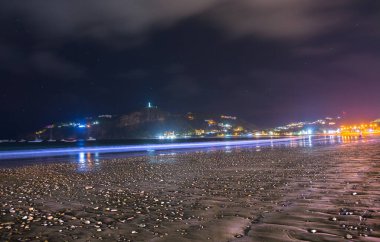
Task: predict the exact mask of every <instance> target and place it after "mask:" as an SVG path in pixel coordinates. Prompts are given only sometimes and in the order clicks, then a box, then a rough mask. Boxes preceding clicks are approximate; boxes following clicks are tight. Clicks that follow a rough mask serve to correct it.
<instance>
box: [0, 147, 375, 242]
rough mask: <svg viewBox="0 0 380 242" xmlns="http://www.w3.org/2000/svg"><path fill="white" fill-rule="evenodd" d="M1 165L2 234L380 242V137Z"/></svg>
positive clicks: (23, 236)
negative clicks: (84, 169) (87, 168)
mask: <svg viewBox="0 0 380 242" xmlns="http://www.w3.org/2000/svg"><path fill="white" fill-rule="evenodd" d="M86 162H88V164H86V165H87V166H90V167H91V166H93V169H92V170H90V171H88V172H78V169H79V171H80V167H79V168H78V166H77V164H68V163H57V164H45V165H31V166H25V167H19V168H12V169H1V170H0V240H1V241H6V240H10V241H15V240H16V241H17V240H19V241H44V240H48V241H73V240H77V241H98V240H104V241H345V240H346V241H349V240H351V241H379V239H380V233H379V231H380V143H379V142H377V141H376V142H375V141H372V142H365V141H362V142H357V143H349V144H338V145H326V146H317V147H275V148H261V149H256V148H240V149H231V150H228V152H226V150H215V151H211V152H210V151H208V152H202V151H199V152H194V151H193V152H188V153H177V154H164V155H159V154H158V155H151V156H141V157H129V158H124V159H123V158H121V159H113V160H108V161H101V162H99V164H97V165H95V164H92V163H93V162H94V161H86Z"/></svg>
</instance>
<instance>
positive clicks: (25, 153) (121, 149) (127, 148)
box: [0, 137, 304, 159]
mask: <svg viewBox="0 0 380 242" xmlns="http://www.w3.org/2000/svg"><path fill="white" fill-rule="evenodd" d="M301 139H304V138H302V137H297V138H279V139H264V140H234V141H207V142H192V143H175V144H173V143H171V144H145V145H118V146H96V147H74V148H55V149H53V148H50V149H36V150H17V151H1V152H0V159H19V158H32V157H42V156H61V155H69V154H77V153H80V152H90V153H94V152H97V153H128V152H141V151H150V150H175V149H196V148H212V147H223V146H248V145H268V144H269V145H271V144H275V143H277V144H278V143H284V142H289V141H295V140H301Z"/></svg>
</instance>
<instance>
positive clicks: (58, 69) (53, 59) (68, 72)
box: [30, 52, 84, 80]
mask: <svg viewBox="0 0 380 242" xmlns="http://www.w3.org/2000/svg"><path fill="white" fill-rule="evenodd" d="M30 61H31V62H32V65H33V66H34V67H35V69H36V70H38V71H39V72H41V73H42V74H44V75H46V76H54V77H59V78H60V79H62V80H72V79H78V78H83V77H84V70H83V69H82V68H81V67H79V66H76V65H74V64H72V63H70V62H68V61H66V60H64V59H62V58H60V57H58V56H57V55H54V54H52V53H49V52H39V53H34V54H33V56H31V59H30Z"/></svg>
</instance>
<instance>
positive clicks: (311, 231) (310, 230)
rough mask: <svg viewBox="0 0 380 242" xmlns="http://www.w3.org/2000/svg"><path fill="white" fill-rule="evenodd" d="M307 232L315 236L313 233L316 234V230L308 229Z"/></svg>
mask: <svg viewBox="0 0 380 242" xmlns="http://www.w3.org/2000/svg"><path fill="white" fill-rule="evenodd" d="M309 232H310V233H313V234H315V233H317V230H316V229H309Z"/></svg>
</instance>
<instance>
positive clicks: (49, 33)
mask: <svg viewBox="0 0 380 242" xmlns="http://www.w3.org/2000/svg"><path fill="white" fill-rule="evenodd" d="M0 21H1V22H0V31H1V35H0V79H1V88H0V102H1V105H0V113H1V121H0V125H1V127H0V138H2V136H4V137H5V136H9V135H12V134H14V133H20V132H27V131H30V130H33V129H35V128H36V127H41V126H44V125H46V124H48V123H50V122H53V121H60V120H67V119H72V118H80V117H86V116H90V115H97V114H103V113H118V114H120V113H128V112H131V111H134V110H136V109H139V108H140V107H142V106H144V105H145V103H146V102H147V101H152V102H154V103H155V104H156V105H158V106H160V107H162V108H163V109H165V110H167V111H171V112H174V113H185V112H188V111H193V112H202V113H206V112H210V113H224V114H232V115H238V116H239V117H242V118H244V119H246V120H249V121H251V122H253V123H255V124H257V125H259V126H261V127H267V126H271V125H277V124H282V123H286V122H289V121H294V120H300V119H306V120H308V119H313V118H319V117H324V116H326V115H339V114H341V113H342V112H346V113H347V115H348V116H350V117H351V118H356V119H371V118H375V117H379V116H380V105H379V104H380V44H379V43H380V1H376V0H373V1H367V0H360V1H359V0H356V1H353V0H334V1H328V0H320V1H316V0H192V1H188V0H125V1H116V0H108V1H104V0H83V1H74V0H73V1H70V0H69V1H56V0H49V1H40V0H33V1H19V0H14V1H2V2H0Z"/></svg>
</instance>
